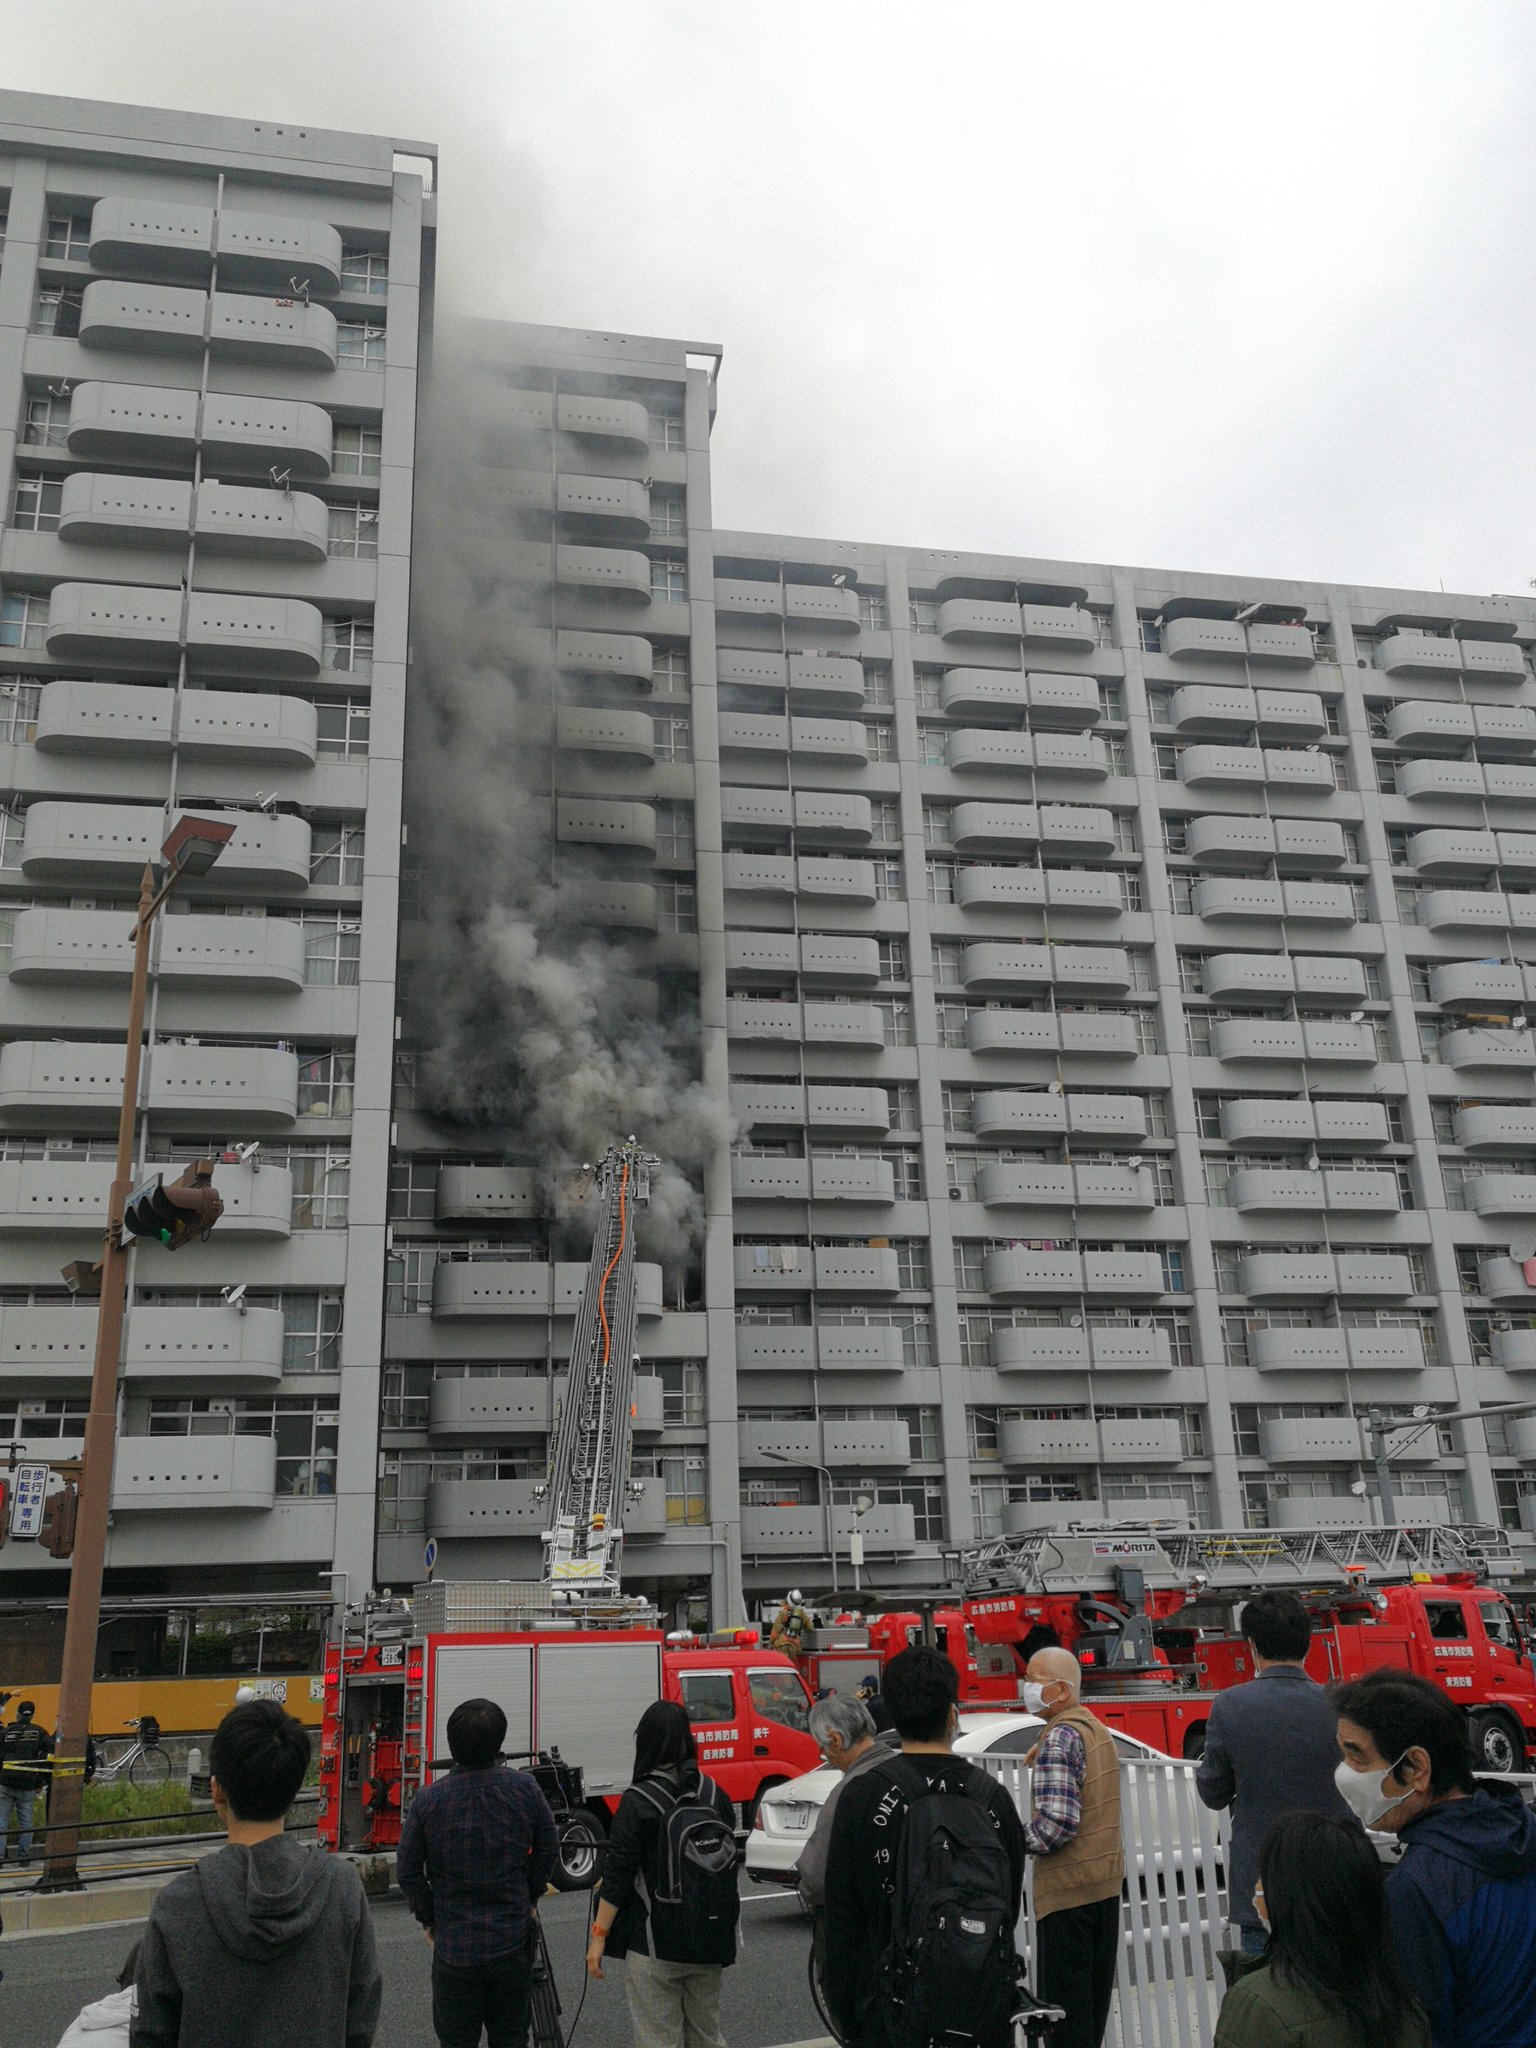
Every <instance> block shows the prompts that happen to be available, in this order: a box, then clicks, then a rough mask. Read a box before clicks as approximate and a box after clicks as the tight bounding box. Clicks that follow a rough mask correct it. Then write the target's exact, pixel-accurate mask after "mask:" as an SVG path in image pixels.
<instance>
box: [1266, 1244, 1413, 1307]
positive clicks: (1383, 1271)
mask: <svg viewBox="0 0 1536 2048" xmlns="http://www.w3.org/2000/svg"><path fill="white" fill-rule="evenodd" d="M1238 1286H1239V1291H1240V1292H1241V1293H1243V1294H1247V1295H1251V1296H1252V1297H1253V1298H1254V1299H1255V1300H1260V1299H1262V1300H1267V1301H1284V1300H1286V1299H1287V1298H1290V1297H1312V1296H1329V1295H1334V1294H1362V1295H1377V1296H1380V1297H1382V1298H1384V1299H1396V1298H1399V1297H1401V1296H1403V1295H1407V1294H1410V1293H1411V1292H1412V1273H1411V1269H1410V1267H1409V1264H1408V1261H1407V1259H1406V1258H1399V1257H1398V1256H1396V1255H1395V1254H1392V1253H1385V1252H1380V1253H1373V1252H1340V1253H1339V1254H1338V1255H1337V1256H1336V1257H1334V1256H1331V1255H1330V1254H1329V1253H1327V1252H1283V1251H1273V1252H1250V1253H1249V1254H1248V1255H1247V1256H1246V1257H1245V1258H1244V1259H1242V1260H1241V1261H1240V1263H1239V1279H1238Z"/></svg>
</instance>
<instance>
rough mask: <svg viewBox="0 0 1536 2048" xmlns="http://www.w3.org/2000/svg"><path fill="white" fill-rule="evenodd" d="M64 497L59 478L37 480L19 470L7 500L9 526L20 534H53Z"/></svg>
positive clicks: (36, 476) (56, 528) (62, 485)
mask: <svg viewBox="0 0 1536 2048" xmlns="http://www.w3.org/2000/svg"><path fill="white" fill-rule="evenodd" d="M63 496H64V480H63V478H62V477H53V476H38V475H36V474H29V473H28V472H27V471H25V470H22V471H21V472H20V473H19V474H18V476H17V478H16V490H15V495H14V496H13V497H12V499H11V524H12V526H14V527H17V528H18V529H19V530H20V531H22V532H23V533H57V532H58V530H59V509H60V505H61V502H62V500H63Z"/></svg>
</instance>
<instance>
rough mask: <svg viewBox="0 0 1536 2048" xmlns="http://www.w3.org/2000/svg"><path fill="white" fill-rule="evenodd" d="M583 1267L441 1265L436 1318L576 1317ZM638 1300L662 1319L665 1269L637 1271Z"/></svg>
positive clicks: (435, 1282) (490, 1261)
mask: <svg viewBox="0 0 1536 2048" xmlns="http://www.w3.org/2000/svg"><path fill="white" fill-rule="evenodd" d="M586 1282H587V1269H586V1267H585V1266H584V1265H577V1264H575V1263H567V1262H565V1261H561V1263H560V1264H558V1265H554V1266H551V1265H548V1264H546V1263H544V1262H543V1261H540V1260H532V1259H498V1258H485V1259H479V1258H470V1259H439V1261H438V1263H437V1264H436V1265H435V1266H434V1267H433V1268H432V1314H433V1316H434V1317H439V1316H441V1317H460V1316H529V1315H531V1316H548V1315H556V1316H573V1315H575V1313H576V1310H577V1309H578V1307H579V1306H580V1304H581V1297H582V1295H583V1293H584V1292H585V1290H586ZM635 1299H636V1305H637V1308H638V1310H639V1313H640V1314H641V1315H642V1316H659V1315H660V1314H661V1307H662V1284H661V1268H660V1266H656V1265H651V1264H649V1263H647V1262H646V1261H644V1260H641V1261H638V1262H637V1263H636V1266H635Z"/></svg>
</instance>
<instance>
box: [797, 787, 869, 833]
mask: <svg viewBox="0 0 1536 2048" xmlns="http://www.w3.org/2000/svg"><path fill="white" fill-rule="evenodd" d="M794 816H795V830H796V831H797V832H801V833H805V834H808V835H814V836H816V837H818V838H821V839H830V840H832V841H833V842H834V844H838V843H844V842H855V841H856V842H864V841H867V840H868V839H869V838H870V837H871V835H872V833H873V831H874V813H873V811H872V810H871V809H870V803H869V798H868V797H867V796H844V795H843V794H842V793H841V792H840V791H837V790H819V789H797V790H796V791H795V810H794Z"/></svg>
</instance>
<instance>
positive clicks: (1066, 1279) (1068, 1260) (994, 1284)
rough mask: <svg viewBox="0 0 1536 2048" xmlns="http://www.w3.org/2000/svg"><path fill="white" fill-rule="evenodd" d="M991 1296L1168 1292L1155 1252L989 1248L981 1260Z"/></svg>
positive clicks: (1139, 1295) (1143, 1295) (1138, 1295)
mask: <svg viewBox="0 0 1536 2048" xmlns="http://www.w3.org/2000/svg"><path fill="white" fill-rule="evenodd" d="M982 1271H983V1279H984V1283H985V1286H986V1290H987V1292H988V1293H989V1294H991V1295H995V1296H998V1297H1004V1298H1006V1297H1009V1296H1021V1297H1024V1298H1026V1299H1027V1298H1028V1297H1030V1296H1033V1295H1082V1294H1084V1293H1087V1294H1092V1295H1099V1296H1115V1297H1118V1298H1121V1299H1124V1298H1125V1297H1127V1296H1129V1297H1133V1298H1138V1299H1145V1298H1147V1297H1149V1296H1153V1295H1159V1294H1162V1293H1163V1292H1164V1291H1165V1290H1164V1279H1163V1262H1162V1260H1161V1258H1159V1256H1158V1254H1157V1253H1156V1252H1155V1251H1145V1252H1076V1251H1053V1252H1034V1251H1015V1250H1012V1249H1008V1250H1003V1251H994V1252H988V1253H987V1254H986V1256H985V1258H984V1260H983V1262H982Z"/></svg>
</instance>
